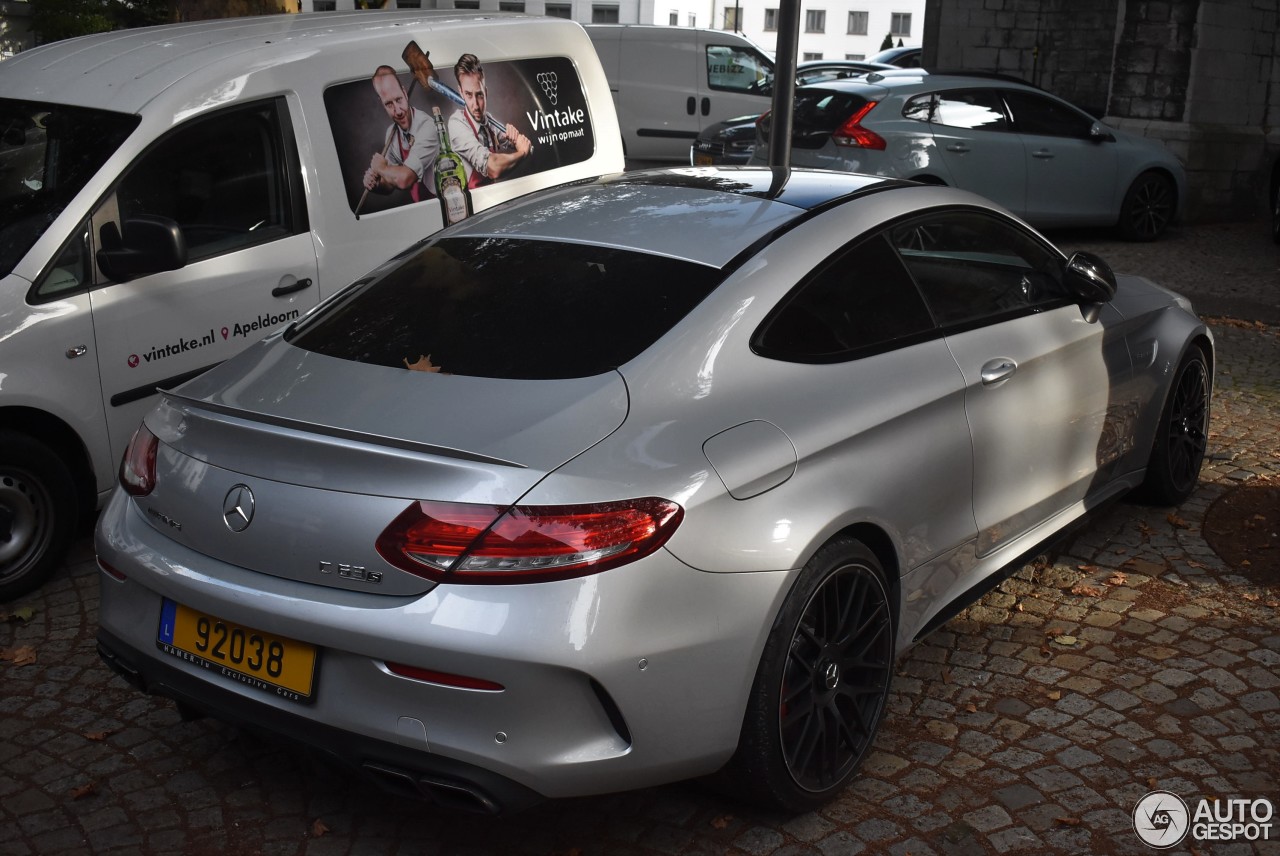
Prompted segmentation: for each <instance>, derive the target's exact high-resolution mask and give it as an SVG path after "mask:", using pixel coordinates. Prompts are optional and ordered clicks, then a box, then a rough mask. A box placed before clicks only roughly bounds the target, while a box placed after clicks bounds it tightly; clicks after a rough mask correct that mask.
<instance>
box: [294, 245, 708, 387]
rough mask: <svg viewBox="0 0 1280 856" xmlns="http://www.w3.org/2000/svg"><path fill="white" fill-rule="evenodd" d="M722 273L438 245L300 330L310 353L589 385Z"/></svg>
mask: <svg viewBox="0 0 1280 856" xmlns="http://www.w3.org/2000/svg"><path fill="white" fill-rule="evenodd" d="M720 277H721V273H720V271H719V270H717V269H716V268H712V267H707V266H705V265H699V264H694V263H692V262H686V261H679V260H676V259H670V258H665V257H662V256H653V255H648V254H645V253H638V252H633V251H629V250H621V249H616V248H611V247H597V246H590V245H586V244H568V243H560V242H557V241H545V240H527V239H517V238H438V239H434V240H431V241H428V242H427V243H426V244H423V245H421V246H419V247H418V248H415V249H414V250H413V251H411V252H410V253H408V254H406V255H405V256H404V257H403V258H401V259H400V260H399V261H398V262H396V263H394V264H393V265H392V266H391V267H390V269H388V270H387V271H386V272H384V273H380V274H379V275H377V276H376V278H374V279H372V280H371V281H369V282H367V283H363V284H360V285H357V286H356V287H355V288H354V289H352V290H351V291H350V292H349V293H348V294H347V295H346V296H344V297H339V298H338V299H337V300H335V301H334V302H333V303H331V304H330V305H329V306H328V307H327V308H326V309H324V310H322V311H321V313H320V314H319V315H318V316H314V317H313V318H312V319H309V320H308V321H307V322H305V323H304V324H303V325H301V326H299V327H298V328H297V329H296V331H295V333H294V334H293V335H292V336H291V338H290V341H291V342H292V343H293V344H294V345H297V346H298V347H300V348H305V349H307V350H309V351H314V352H316V353H320V354H325V355H327V356H331V357H338V358H339V359H344V360H354V361H356V362H361V363H373V364H374V365H381V366H395V367H398V368H402V369H407V370H409V369H416V370H425V371H436V370H438V371H443V372H447V373H450V374H460V375H473V376H479V377H496V378H513V379H516V378H524V379H549V378H569V377H587V376H589V375H595V374H600V373H602V372H606V371H609V370H610V369H613V368H616V367H617V366H620V365H622V364H623V363H625V362H627V361H628V360H630V359H631V358H632V357H634V356H636V355H637V354H639V353H640V352H641V351H642V350H644V349H645V348H647V347H648V346H649V345H651V344H652V343H653V342H654V341H656V340H657V339H658V337H660V336H661V335H662V334H663V333H665V332H666V331H667V330H669V329H671V327H672V326H673V325H674V324H675V323H676V322H677V321H679V320H680V319H681V318H683V317H684V316H685V315H686V314H687V313H688V312H689V310H690V309H692V308H693V307H694V306H695V305H697V303H698V302H699V301H700V300H702V298H704V297H705V296H706V295H707V294H709V293H710V292H711V290H712V289H713V288H715V286H716V284H717V283H718V282H719V281H720Z"/></svg>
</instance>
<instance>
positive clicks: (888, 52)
mask: <svg viewBox="0 0 1280 856" xmlns="http://www.w3.org/2000/svg"><path fill="white" fill-rule="evenodd" d="M921 53H922V51H921V48H920V46H919V45H914V46H912V47H905V46H902V47H896V48H885V49H884V50H882V51H880V53H878V54H874V55H872V56H869V57H867V62H884V63H888V64H889V65H896V66H897V67H898V68H919V67H920V56H921Z"/></svg>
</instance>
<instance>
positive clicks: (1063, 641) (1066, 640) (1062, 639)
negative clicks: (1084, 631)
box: [1053, 634, 1080, 647]
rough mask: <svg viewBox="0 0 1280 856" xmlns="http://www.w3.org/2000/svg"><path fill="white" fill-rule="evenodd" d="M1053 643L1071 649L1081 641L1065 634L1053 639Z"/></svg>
mask: <svg viewBox="0 0 1280 856" xmlns="http://www.w3.org/2000/svg"><path fill="white" fill-rule="evenodd" d="M1053 641H1054V642H1057V643H1058V644H1059V645H1066V646H1068V647H1070V646H1071V645H1074V644H1076V643H1077V642H1079V641H1080V640H1079V639H1077V638H1076V637H1074V636H1068V635H1066V634H1063V635H1062V636H1055V637H1053Z"/></svg>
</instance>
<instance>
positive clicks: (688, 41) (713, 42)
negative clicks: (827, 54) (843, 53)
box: [587, 24, 773, 164]
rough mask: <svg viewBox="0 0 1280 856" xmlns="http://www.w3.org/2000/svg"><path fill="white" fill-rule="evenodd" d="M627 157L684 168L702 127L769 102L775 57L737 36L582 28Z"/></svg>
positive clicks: (632, 26)
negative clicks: (615, 112) (614, 109)
mask: <svg viewBox="0 0 1280 856" xmlns="http://www.w3.org/2000/svg"><path fill="white" fill-rule="evenodd" d="M587 34H588V35H590V36H591V41H592V42H593V43H595V46H596V52H597V53H599V54H600V62H601V63H602V64H603V65H604V72H605V75H606V76H607V77H608V78H609V87H610V89H611V90H612V91H613V100H614V103H615V105H616V106H617V110H618V124H619V125H620V126H621V128H622V141H623V145H624V146H625V148H626V154H627V157H628V158H634V159H636V160H672V161H680V162H681V163H685V164H687V163H688V162H689V146H690V145H691V144H692V143H693V141H694V140H696V139H697V138H698V134H699V132H700V131H702V129H703V128H705V127H707V126H708V125H714V124H715V123H716V122H719V121H722V120H724V119H729V118H731V117H733V116H742V115H745V114H748V113H763V112H764V111H765V110H768V109H769V107H770V106H771V104H772V99H771V93H772V89H773V60H772V59H770V58H769V57H768V56H766V55H765V53H764V51H762V50H761V49H760V48H759V47H757V46H756V45H755V44H754V43H752V42H751V41H750V40H748V39H746V38H745V37H743V36H740V35H738V34H737V33H730V32H724V31H722V30H697V29H691V28H688V27H655V26H645V25H640V24H588V25H587Z"/></svg>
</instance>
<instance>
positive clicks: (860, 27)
mask: <svg viewBox="0 0 1280 856" xmlns="http://www.w3.org/2000/svg"><path fill="white" fill-rule="evenodd" d="M866 34H867V13H866V12H850V13H849V33H848V35H850V36H865V35H866Z"/></svg>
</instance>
